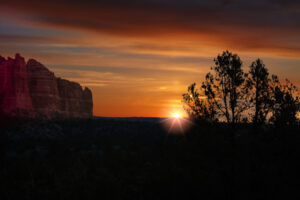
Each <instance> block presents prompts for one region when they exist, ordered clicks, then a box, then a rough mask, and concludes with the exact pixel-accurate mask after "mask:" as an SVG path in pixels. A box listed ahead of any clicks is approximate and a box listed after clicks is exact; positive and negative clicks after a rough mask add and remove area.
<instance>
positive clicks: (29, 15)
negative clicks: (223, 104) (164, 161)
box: [0, 0, 300, 117]
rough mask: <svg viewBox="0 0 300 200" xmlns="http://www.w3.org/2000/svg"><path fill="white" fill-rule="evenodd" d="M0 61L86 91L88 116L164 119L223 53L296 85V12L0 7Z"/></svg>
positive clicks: (239, 6)
mask: <svg viewBox="0 0 300 200" xmlns="http://www.w3.org/2000/svg"><path fill="white" fill-rule="evenodd" d="M0 3H1V7H0V55H2V56H11V57H12V56H13V55H14V54H15V53H17V52H18V53H21V55H22V56H24V57H25V58H27V59H29V58H35V59H37V60H38V61H40V62H41V63H43V64H45V65H46V66H47V67H48V68H49V69H51V70H52V71H53V72H55V74H56V75H57V76H60V77H63V78H66V79H69V80H73V81H77V82H79V83H80V84H82V85H83V86H87V87H89V88H91V89H92V92H93V99H94V115H96V116H144V117H146V116H147V117H165V116H169V115H170V113H172V112H175V111H176V112H177V110H178V112H183V111H182V105H181V95H182V93H184V92H185V91H186V89H187V87H188V85H189V84H191V83H193V82H197V83H200V82H201V81H202V80H203V78H204V75H205V74H206V73H207V72H208V71H209V69H210V67H211V66H212V65H213V58H214V57H216V56H217V54H218V53H221V52H222V51H223V50H226V49H228V50H230V51H233V52H234V53H237V54H239V55H240V57H241V59H242V60H243V62H244V70H247V69H248V66H249V65H250V63H251V62H252V61H254V60H255V59H256V58H258V57H259V58H261V59H263V61H264V63H265V64H266V66H267V67H268V68H269V70H270V73H271V74H273V73H274V74H278V75H279V76H280V77H282V78H289V79H291V80H292V81H294V82H295V83H296V84H297V85H298V86H299V83H300V5H299V3H298V2H297V1H293V0H287V1H281V0H261V1H258V0H253V1H251V2H249V1H235V0H226V1H224V0H210V1H209V0H198V1H196V0H187V1H184V2H183V1H171V0H161V1H158V0H147V1H130V3H129V2H128V1H122V0H111V1H101V3H99V2H97V1H93V0H87V1H80V0H76V1H69V0H66V1H63V2H61V1H56V0H54V1H49V2H41V1H36V0H29V1H17V0H10V1H6V0H0Z"/></svg>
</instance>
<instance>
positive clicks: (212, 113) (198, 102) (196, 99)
mask: <svg viewBox="0 0 300 200" xmlns="http://www.w3.org/2000/svg"><path fill="white" fill-rule="evenodd" d="M182 96H183V100H182V102H183V103H184V109H185V111H186V112H187V114H188V115H189V117H190V118H191V119H193V120H195V121H197V122H208V123H212V122H215V121H216V120H217V118H216V110H215V107H214V104H213V101H211V98H207V97H206V96H204V95H203V96H201V95H200V93H199V91H198V90H197V89H196V83H193V84H191V85H190V86H189V87H188V92H187V93H184V94H183V95H182Z"/></svg>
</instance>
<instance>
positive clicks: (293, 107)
mask: <svg viewBox="0 0 300 200" xmlns="http://www.w3.org/2000/svg"><path fill="white" fill-rule="evenodd" d="M297 91H298V90H297V87H296V86H295V85H294V84H292V83H291V82H290V81H289V80H288V79H286V82H285V83H284V84H281V83H280V81H279V79H278V77H277V76H275V75H273V76H272V86H271V92H272V96H271V97H272V99H271V100H272V101H271V103H272V104H271V106H272V112H273V114H272V117H271V118H270V121H271V122H273V123H274V124H275V125H277V126H286V125H293V124H295V123H296V122H297V113H298V112H299V111H300V98H299V96H297V95H296V93H297Z"/></svg>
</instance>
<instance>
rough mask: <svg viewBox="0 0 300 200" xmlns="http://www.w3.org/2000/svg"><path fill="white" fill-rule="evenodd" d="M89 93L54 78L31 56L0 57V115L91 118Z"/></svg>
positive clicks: (76, 85)
mask: <svg viewBox="0 0 300 200" xmlns="http://www.w3.org/2000/svg"><path fill="white" fill-rule="evenodd" d="M92 116H93V100H92V92H91V90H90V89H89V88H82V87H81V86H80V84H78V83H76V82H71V81H68V80H65V79H61V78H57V77H56V76H55V75H54V73H53V72H51V71H50V70H48V69H47V68H46V67H45V66H44V65H42V64H41V63H39V62H37V61H36V60H34V59H30V60H28V62H27V63H26V62H25V59H24V58H23V57H22V56H20V55H19V54H16V56H15V58H14V59H13V58H10V57H9V58H7V59H5V58H3V57H2V56H0V117H1V118H4V117H17V118H44V119H54V118H67V119H69V118H91V117H92Z"/></svg>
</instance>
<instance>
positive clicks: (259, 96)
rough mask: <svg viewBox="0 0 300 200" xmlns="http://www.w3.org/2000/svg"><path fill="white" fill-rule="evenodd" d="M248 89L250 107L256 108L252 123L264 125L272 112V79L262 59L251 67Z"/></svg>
mask: <svg viewBox="0 0 300 200" xmlns="http://www.w3.org/2000/svg"><path fill="white" fill-rule="evenodd" d="M247 89H249V91H247V93H248V94H249V95H250V101H249V103H250V106H251V107H252V108H254V115H253V117H252V121H253V123H254V124H255V125H260V124H264V123H265V122H266V118H267V115H268V113H269V111H270V78H269V72H268V69H267V68H266V67H265V65H264V64H263V62H262V60H260V59H257V60H256V61H255V62H253V63H252V64H251V66H250V71H249V74H248V79H247Z"/></svg>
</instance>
